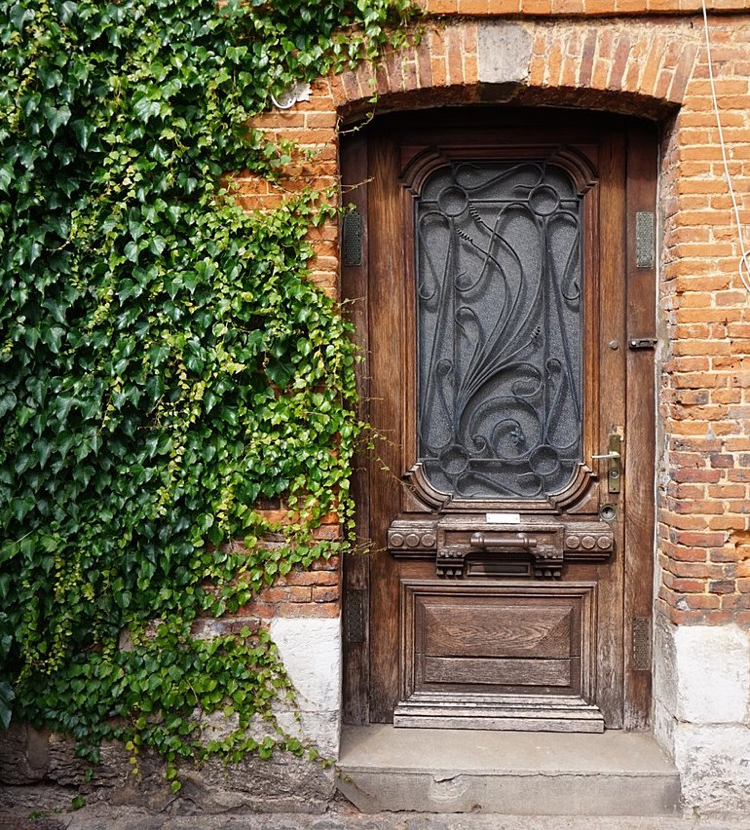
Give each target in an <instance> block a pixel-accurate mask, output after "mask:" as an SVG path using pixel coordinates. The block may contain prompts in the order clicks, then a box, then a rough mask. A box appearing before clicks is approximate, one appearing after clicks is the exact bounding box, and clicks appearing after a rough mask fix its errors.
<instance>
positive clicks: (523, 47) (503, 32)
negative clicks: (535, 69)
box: [477, 22, 533, 84]
mask: <svg viewBox="0 0 750 830" xmlns="http://www.w3.org/2000/svg"><path fill="white" fill-rule="evenodd" d="M532 48H533V39H532V37H531V34H530V33H529V32H528V31H527V30H526V29H524V28H523V27H522V26H518V25H516V24H514V23H504V22H498V23H483V24H481V25H480V26H479V37H478V43H477V70H478V77H479V81H480V83H485V84H507V83H521V82H525V81H526V82H527V81H528V77H529V64H530V63H531V52H532Z"/></svg>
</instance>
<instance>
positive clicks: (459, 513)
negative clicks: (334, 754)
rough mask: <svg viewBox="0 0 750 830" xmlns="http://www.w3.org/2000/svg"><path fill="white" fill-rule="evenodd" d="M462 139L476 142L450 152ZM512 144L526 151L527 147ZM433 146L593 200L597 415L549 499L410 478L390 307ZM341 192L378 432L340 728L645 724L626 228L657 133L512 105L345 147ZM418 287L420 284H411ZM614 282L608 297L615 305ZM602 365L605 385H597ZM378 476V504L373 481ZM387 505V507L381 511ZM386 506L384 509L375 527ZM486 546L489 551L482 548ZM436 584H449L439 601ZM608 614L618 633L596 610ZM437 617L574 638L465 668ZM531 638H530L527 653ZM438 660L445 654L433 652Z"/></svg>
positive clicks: (643, 599)
mask: <svg viewBox="0 0 750 830" xmlns="http://www.w3.org/2000/svg"><path fill="white" fill-rule="evenodd" d="M553 126H554V129H552V128H553ZM459 130H461V131H466V135H467V136H469V138H468V140H466V141H465V142H464V143H463V146H462V147H460V148H458V149H456V147H458V144H460V142H458V143H457V140H456V138H455V136H456V135H458V131H459ZM524 133H525V135H526V136H527V137H528V138H529V140H526V141H523V140H522V138H523V137H524ZM551 136H552V138H551ZM432 137H434V141H432ZM477 137H480V139H481V140H479V141H477ZM441 141H442V146H443V147H445V145H446V144H447V145H449V147H450V145H451V142H453V144H454V145H456V146H455V147H454V149H453V150H452V151H450V150H449V155H450V152H453V154H454V157H460V158H462V159H472V158H479V157H481V159H482V160H485V159H486V158H487V157H488V153H489V155H490V156H491V157H493V158H509V159H515V158H519V157H523V158H526V157H532V156H534V154H535V152H536V157H542V156H544V154H545V153H546V154H547V155H548V157H549V158H552V159H554V162H555V163H556V164H559V165H561V166H567V169H569V170H572V171H573V174H572V175H573V176H574V178H576V181H577V186H578V187H579V189H580V191H581V192H583V191H586V190H591V189H593V190H594V191H597V193H596V194H595V195H596V198H589V199H588V202H586V203H585V206H584V217H585V222H584V224H583V235H584V239H585V240H586V253H585V255H584V265H583V269H584V274H585V279H588V281H589V282H588V284H587V290H586V292H585V300H584V302H585V303H588V311H586V313H585V317H584V319H585V325H586V326H587V327H588V328H587V337H588V341H587V343H588V345H587V346H586V348H585V349H584V355H583V362H584V366H583V374H584V387H585V392H584V401H586V406H588V407H591V408H593V409H595V410H596V416H595V417H594V416H592V417H590V418H584V422H583V427H582V431H583V436H582V442H583V447H584V449H585V452H586V453H587V455H586V457H585V458H584V460H583V461H582V462H581V463H579V465H578V467H577V470H576V472H575V475H573V477H572V479H571V481H570V482H569V483H568V485H567V486H566V487H564V488H563V489H562V491H560V493H555V494H553V496H554V497H550V498H547V499H546V500H543V501H539V500H533V499H532V500H526V501H524V500H522V499H521V500H519V499H517V498H516V499H511V500H503V499H497V498H487V499H479V500H476V499H475V500H474V501H473V502H472V501H471V500H468V501H467V500H463V501H462V500H461V499H459V498H454V499H452V502H453V503H452V504H447V505H446V502H445V498H444V494H441V493H440V492H439V490H436V488H434V487H432V486H431V485H430V482H429V481H428V480H427V478H426V476H424V474H423V470H422V469H421V466H420V464H416V465H415V464H413V460H414V459H415V458H416V453H417V448H416V433H415V429H414V427H413V425H414V423H415V414H414V413H415V408H416V406H417V401H416V391H415V389H416V381H415V377H414V369H413V368H411V369H410V368H409V360H408V359H407V360H406V362H404V360H403V353H402V347H403V345H404V342H413V341H414V338H415V331H414V317H415V312H414V294H413V292H412V294H411V296H410V295H409V292H408V291H406V292H405V294H400V295H399V299H398V300H395V299H394V296H393V295H394V291H395V292H399V291H401V290H402V289H403V285H402V284H401V281H402V280H403V279H405V278H406V276H408V274H407V272H408V271H409V268H410V267H411V263H413V262H414V259H415V253H414V249H413V238H414V234H413V231H411V230H409V232H408V233H407V232H403V229H404V225H407V226H408V223H409V219H410V217H412V218H411V221H412V222H413V216H414V213H413V210H412V208H411V204H412V203H411V202H410V201H409V200H410V199H413V198H414V192H415V191H418V189H419V187H420V183H421V182H424V181H425V180H426V179H428V178H429V175H430V172H431V171H432V170H435V169H438V168H439V167H440V165H441V163H442V164H445V163H446V162H445V160H444V158H443V160H442V161H441V153H442V156H443V157H444V156H445V152H444V150H441V149H440V146H441V145H440V142H441ZM431 143H432V144H433V146H429V145H430V144H431ZM535 146H537V147H538V151H535V150H534V149H533V148H534V147H535ZM415 148H416V149H415ZM519 148H522V149H519ZM577 148H579V149H580V152H579V149H577ZM587 148H589V149H587ZM519 153H520V156H519ZM592 163H593V166H594V167H595V168H597V169H596V170H593V171H592V169H591V168H592ZM602 170H604V171H605V172H604V173H603V174H602V173H601V171H602ZM606 171H609V172H606ZM342 177H343V182H344V185H345V187H346V185H348V184H352V185H355V184H356V185H358V186H357V187H355V188H354V189H352V190H351V191H348V190H345V201H346V202H348V203H351V204H353V205H354V206H355V210H356V211H357V213H358V219H359V220H360V221H361V225H360V243H361V245H362V252H363V255H362V257H361V258H360V259H359V261H358V262H357V263H356V264H352V263H354V262H355V260H352V259H351V258H350V259H349V260H347V256H346V252H345V255H344V257H343V260H344V265H343V267H342V287H343V293H344V297H345V298H348V299H351V300H352V302H351V304H350V307H349V313H350V317H351V319H352V321H353V322H354V325H355V329H356V332H357V340H358V343H359V345H360V346H361V348H362V353H363V362H362V364H361V370H360V373H359V392H360V395H361V398H362V404H361V407H362V415H363V417H364V418H366V419H367V420H371V421H372V422H373V423H374V425H375V426H376V428H377V429H378V430H379V432H380V438H379V440H378V441H376V449H375V453H374V454H373V456H372V457H371V458H370V460H369V461H365V460H364V459H363V460H361V461H362V463H360V464H358V465H357V471H356V473H355V476H354V481H353V491H354V496H355V499H356V500H357V504H358V516H357V535H358V537H359V540H360V541H362V542H365V543H367V542H372V547H371V549H370V551H369V553H367V554H365V555H362V554H361V553H358V554H351V555H347V557H346V558H345V562H344V640H345V643H344V648H345V672H344V674H345V676H344V721H345V722H348V723H353V724H363V723H368V722H370V721H383V720H390V719H391V717H392V716H393V713H394V712H395V719H396V723H397V724H400V725H404V726H409V725H417V726H428V725H429V726H433V725H435V726H445V727H447V726H453V727H455V726H464V727H469V728H505V729H508V728H510V729H518V728H523V729H547V730H552V731H555V730H557V731H562V730H566V731H567V730H574V731H600V730H601V729H602V728H603V727H604V726H605V725H606V727H607V728H623V727H624V728H626V729H644V728H647V727H648V725H649V719H650V706H651V703H650V692H651V672H650V630H651V616H652V603H653V594H652V591H653V588H652V579H653V541H652V540H653V515H654V513H653V511H654V508H653V477H654V470H655V467H654V417H655V409H654V389H653V352H651V351H649V349H648V348H636V347H634V348H630V347H629V344H631V343H632V342H633V341H635V340H638V341H644V342H645V341H648V340H649V338H651V337H652V336H653V329H654V325H655V307H654V305H655V299H654V279H655V275H654V270H653V267H650V268H644V267H643V264H642V261H641V262H640V263H639V260H638V256H637V254H638V252H637V250H636V233H635V232H636V222H637V221H638V220H637V219H636V216H637V214H639V213H641V214H643V213H650V214H651V216H653V211H654V203H655V186H656V184H655V183H656V138H655V133H654V128H653V126H652V125H650V124H646V123H645V122H640V121H636V120H632V119H625V118H621V117H615V116H604V115H597V114H585V113H571V112H569V111H567V112H564V111H552V112H549V111H541V110H530V109H526V110H513V109H505V108H493V109H481V110H469V109H466V110H457V109H453V110H443V111H434V112H426V113H425V112H421V113H418V114H411V115H410V114H401V115H396V116H388V117H383V118H382V119H375V122H374V123H373V124H372V125H370V126H369V127H366V128H364V129H363V130H362V131H360V132H359V133H355V134H354V135H353V136H352V137H348V138H347V139H345V141H344V143H343V146H342ZM615 191H616V192H615ZM597 225H598V230H597ZM386 243H387V244H386ZM343 244H344V246H345V245H346V240H344V241H343ZM592 250H593V251H594V253H593V254H592V253H591V252H592ZM596 250H598V251H599V252H600V253H599V256H600V257H601V256H602V254H601V252H605V256H606V257H607V263H608V264H607V263H605V264H604V265H603V266H602V269H601V273H604V272H607V273H606V274H605V278H606V279H605V282H606V285H605V287H604V288H605V290H604V291H603V290H602V287H601V286H600V285H599V284H598V280H599V278H600V270H599V265H598V262H597V261H596V260H597V256H596ZM347 262H348V263H349V264H347ZM412 270H413V268H412ZM384 275H390V276H389V277H385V276H384ZM405 275H406V276H405ZM411 279H412V283H413V280H414V277H413V275H412V277H411ZM615 286H618V287H619V288H618V291H619V296H617V297H615V296H610V295H613V294H614V293H615V291H614V290H613V289H614V287H615ZM401 300H403V301H402V302H401ZM399 302H400V307H399V309H398V310H397V311H396V312H394V314H395V316H393V315H391V317H390V318H389V317H388V314H387V313H386V314H385V316H383V312H382V308H384V307H385V306H386V305H388V304H391V306H392V305H393V304H394V303H399ZM381 327H384V328H385V331H381ZM373 341H377V353H376V352H375V349H374V348H373ZM601 366H604V367H605V368H604V369H601V371H602V372H604V373H605V374H604V375H603V376H601V377H600V376H599V374H598V373H599V371H600V367H601ZM389 367H390V368H389ZM393 367H400V368H397V369H394V368H393ZM606 367H614V368H606ZM373 371H374V373H375V380H374V381H373ZM386 371H387V372H389V373H390V374H391V375H392V377H389V378H388V382H389V383H393V385H394V386H395V387H396V391H395V392H394V393H392V394H390V393H389V395H388V396H386V397H390V398H391V400H385V399H384V396H382V395H381V394H379V392H380V391H382V390H381V389H380V388H378V384H379V383H380V384H381V385H382V384H383V383H384V381H383V380H382V378H383V377H384V372H386ZM378 378H381V380H378ZM602 379H604V381H605V382H604V383H603V382H602ZM373 383H374V384H375V387H376V388H375V392H376V394H373ZM383 388H384V387H383ZM605 389H606V392H605V391H604V390H605ZM613 396H614V397H615V398H618V402H617V403H616V404H614V406H616V407H620V411H621V419H615V420H613V417H612V412H613V411H614V410H613V409H612V408H611V406H610V399H611V398H612V397H613ZM410 424H411V425H412V426H411V427H409V425H410ZM616 429H619V430H620V431H621V432H622V431H624V435H625V444H624V449H623V453H622V476H623V488H622V493H621V494H618V495H617V496H611V497H610V496H606V495H604V496H603V495H602V494H603V493H606V490H607V488H606V483H607V473H606V470H607V468H606V465H607V463H608V462H606V461H605V462H601V464H603V465H605V466H603V467H602V466H597V465H596V463H595V462H593V461H591V460H589V458H588V456H590V455H594V454H596V453H597V452H598V453H602V454H605V453H606V452H607V434H609V433H611V432H613V431H614V430H616ZM394 438H395V440H394ZM384 456H385V457H384ZM410 459H411V461H412V463H411V464H410V463H409V460H410ZM384 466H387V467H388V468H389V469H388V472H387V473H386V472H384V471H383V469H382V468H383V467H384ZM377 470H379V471H380V472H373V471H377ZM371 475H374V477H375V478H374V481H375V489H374V490H372V489H371V488H372V485H371V484H370V483H369V481H368V479H369V478H370V476H371ZM378 476H380V478H378ZM592 482H594V484H593V485H592ZM596 482H598V484H597V483H596ZM592 487H593V489H592ZM388 499H390V500H391V506H390V507H384V504H386V502H387V500H388ZM394 505H395V506H394ZM606 507H611V508H614V510H615V512H616V518H615V521H614V522H607V521H604V520H603V518H602V517H603V515H604V514H603V513H601V511H602V510H603V509H604V508H606ZM506 508H507V509H508V510H510V511H512V512H513V513H519V512H520V513H521V514H522V515H523V527H522V528H519V527H517V526H515V525H514V524H510V525H507V524H502V523H500V524H498V523H497V522H491V523H487V522H485V521H484V520H483V519H484V515H483V514H488V513H492V512H493V511H494V512H495V514H496V513H497V512H502V511H503V510H505V509H506ZM384 510H385V511H388V510H389V511H390V514H389V516H388V520H387V521H386V520H385V519H384V518H383V516H384V515H385V514H384ZM446 511H447V512H446ZM600 513H601V515H600ZM493 515H494V514H493ZM563 515H564V520H561V519H560V517H561V516H563ZM379 517H380V518H379ZM486 518H489V516H487V517H486ZM495 518H497V517H496V516H495ZM373 522H374V523H377V522H380V525H381V528H380V530H379V531H378V533H379V534H380V535H379V538H378V537H377V534H375V536H376V538H375V539H372V538H371V537H372V535H373V534H371V532H370V528H371V525H372V524H373ZM399 523H401V524H399ZM462 523H463V524H462ZM467 523H468V524H467ZM522 531H523V532H522ZM480 537H481V538H482V544H483V546H480V549H476V540H477V539H479V538H480ZM582 541H584V544H581V543H582ZM493 545H494V547H493ZM613 569H614V570H615V571H616V574H617V575H616V576H614V577H613V576H611V574H612V572H613ZM602 574H605V575H604V577H602ZM602 579H603V581H602ZM445 586H450V587H449V589H447V590H448V591H449V593H445V592H444V591H445V590H446V589H445ZM441 591H443V594H442V595H441ZM615 606H616V610H615V613H614V614H613V618H610V616H609V610H608V609H612V608H614V607H615ZM493 608H495V609H496V612H493V611H492V609H493ZM555 608H557V609H558V611H555V610H554V609H555ZM560 608H562V609H564V611H560V610H559V609H560ZM382 609H392V610H391V611H389V612H388V613H383V611H382ZM446 609H449V610H446ZM488 609H489V610H488ZM550 609H552V610H550ZM373 614H375V616H374V617H373ZM529 614H530V615H532V616H531V617H528V618H527V617H525V616H524V615H529ZM441 615H442V616H443V618H455V619H466V620H469V619H471V618H472V617H471V615H474V618H476V619H479V620H480V621H481V625H480V628H483V630H484V632H485V635H487V636H486V638H485V639H486V641H487V642H490V641H491V642H492V643H495V642H500V641H502V642H509V640H508V638H510V640H512V639H513V636H512V632H511V633H510V634H509V633H508V631H507V630H506V629H507V626H505V623H504V622H503V621H504V620H505V621H507V620H511V621H512V620H517V621H518V626H519V627H518V628H517V629H516V633H518V632H528V631H530V630H531V629H532V628H535V627H536V628H538V630H539V631H542V632H543V633H544V632H545V631H547V629H546V628H545V626H548V627H549V631H556V632H557V634H558V635H560V637H562V635H561V634H560V632H564V633H565V638H567V639H565V638H563V639H565V644H564V647H563V645H560V650H558V652H555V653H550V654H549V655H547V654H546V652H544V649H542V652H537V653H530V652H529V653H527V652H523V649H521V650H520V651H518V653H517V654H516V653H515V652H514V651H513V648H510V647H509V649H510V650H507V649H506V651H505V652H503V653H502V654H500V655H498V654H496V653H495V651H496V648H495V646H494V645H491V646H486V645H485V646H482V649H480V651H481V654H474V653H473V652H467V653H465V654H464V653H462V654H461V655H459V656H457V655H456V654H454V651H455V649H456V648H457V646H456V645H455V643H456V642H459V643H461V642H463V639H462V634H461V631H460V630H459V629H460V627H459V629H456V628H455V626H454V629H451V630H450V631H449V630H447V629H446V630H445V631H443V630H441V629H440V623H439V621H440V619H441ZM534 615H536V616H534ZM425 620H432V621H433V622H432V623H431V625H432V627H430V624H428V625H427V628H424V627H422V628H420V626H424V625H425V622H424V621H425ZM597 620H598V622H597ZM419 621H421V622H419ZM435 621H438V622H435ZM504 626H505V627H504ZM435 632H437V633H435ZM503 632H504V633H503ZM537 633H538V631H537ZM451 637H453V643H452V645H450V647H449V648H448V646H446V643H447V642H448V641H449V640H450V639H451ZM420 638H421V639H420ZM532 639H533V638H532ZM541 639H543V638H541ZM541 639H540V638H539V637H537V646H536V647H537V648H539V645H538V643H539V642H541ZM553 639H554V638H553ZM378 640H379V641H380V644H378ZM560 642H561V643H562V639H561V640H560ZM548 645H549V643H548ZM441 648H442V649H445V648H448V650H447V651H444V652H440V649H441ZM514 648H515V647H514ZM451 649H452V650H451ZM493 649H495V651H493ZM475 650H476V649H475ZM644 650H645V652H646V653H645V655H644ZM394 652H397V654H396V653H394ZM428 652H430V653H428ZM485 652H486V653H485ZM543 652H544V653H543ZM498 658H500V659H498ZM498 667H499V669H500V670H499V671H498ZM483 671H486V672H489V674H487V675H486V676H487V677H490V676H491V677H493V678H496V680H500V681H502V682H501V683H500V684H499V686H497V688H501V687H502V695H501V697H502V701H503V703H502V707H501V708H502V710H503V711H502V712H500V713H498V709H497V701H498V700H499V699H500V698H499V697H498V696H497V695H495V697H493V693H492V690H491V689H488V688H487V687H486V686H485V684H483V683H482V682H480V681H481V679H482V677H483V676H484V675H482V672H483ZM477 678H479V680H477ZM493 682H494V681H493ZM516 682H518V683H520V686H518V685H515V684H516ZM530 683H531V684H532V685H533V684H536V685H538V687H539V689H538V692H537V693H532V694H531V695H529V694H528V688H527V687H528V684H530ZM431 684H432V685H431ZM434 684H437V687H435V685H434ZM440 684H445V685H440ZM435 688H438V691H437V692H436V691H435ZM561 690H562V691H563V692H564V694H560V691H561ZM485 704H487V705H485ZM467 705H468V706H469V708H470V709H471V711H472V712H477V713H479V714H478V715H477V717H475V718H472V717H471V713H470V712H468V711H467ZM483 707H484V709H483ZM493 707H494V708H493ZM561 709H564V710H566V711H565V713H564V714H563V715H562V716H561V717H559V718H557V717H556V715H555V712H558V714H559V710H561ZM540 713H541V717H540Z"/></svg>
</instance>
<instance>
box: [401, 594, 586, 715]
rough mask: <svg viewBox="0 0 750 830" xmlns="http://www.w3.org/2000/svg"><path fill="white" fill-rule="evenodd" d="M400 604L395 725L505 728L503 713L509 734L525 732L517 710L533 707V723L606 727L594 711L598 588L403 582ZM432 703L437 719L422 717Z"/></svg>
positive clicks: (430, 707)
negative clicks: (432, 722) (448, 722)
mask: <svg viewBox="0 0 750 830" xmlns="http://www.w3.org/2000/svg"><path fill="white" fill-rule="evenodd" d="M401 603H402V607H401V620H402V630H401V642H402V660H401V686H402V695H403V696H402V700H401V702H400V704H399V706H398V708H397V710H396V722H397V723H404V722H405V720H406V721H408V722H410V723H412V725H422V726H424V725H429V718H430V717H450V718H453V719H454V720H453V724H454V725H460V723H461V718H469V720H470V721H471V723H472V724H473V725H474V726H475V727H476V726H477V725H478V719H479V721H480V723H479V725H480V726H481V718H482V717H486V718H490V719H491V720H492V722H493V726H494V728H503V726H502V722H503V716H504V713H505V714H507V715H508V717H509V723H512V724H513V726H507V727H506V728H519V727H518V720H519V716H518V711H519V705H521V706H523V703H524V701H526V702H532V701H534V702H535V703H536V704H537V706H538V710H537V711H536V712H535V713H534V716H533V721H534V724H535V726H536V727H538V726H539V723H540V719H541V720H542V721H545V720H546V721H547V724H546V727H544V728H550V729H565V728H566V721H568V720H571V719H572V720H574V721H575V720H580V719H581V717H582V716H583V715H584V714H585V719H586V720H587V722H588V726H589V728H591V729H592V731H597V730H598V729H599V728H600V727H601V721H602V718H601V715H600V714H598V710H597V709H596V707H595V706H592V705H591V703H592V699H593V694H594V689H595V685H596V662H595V658H594V655H595V653H596V629H595V619H596V586H595V585H594V584H592V583H562V584H555V583H553V584H549V585H542V584H538V583H536V584H532V585H529V584H528V583H515V584H513V583H508V582H496V581H493V582H491V583H488V582H482V583H476V582H473V583H472V582H461V583H455V582H450V583H446V582H443V581H438V580H409V579H404V580H402V583H401ZM426 707H427V708H428V709H431V710H434V712H435V714H434V715H426V714H425V711H426ZM477 707H479V708H480V709H481V710H482V711H483V712H484V713H485V714H484V715H478V714H477V712H478V708H477ZM540 712H545V713H546V714H541V715H540ZM571 713H572V714H571ZM415 719H416V720H415ZM425 719H427V720H426V722H425ZM576 728H580V724H579V725H578V726H576Z"/></svg>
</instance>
